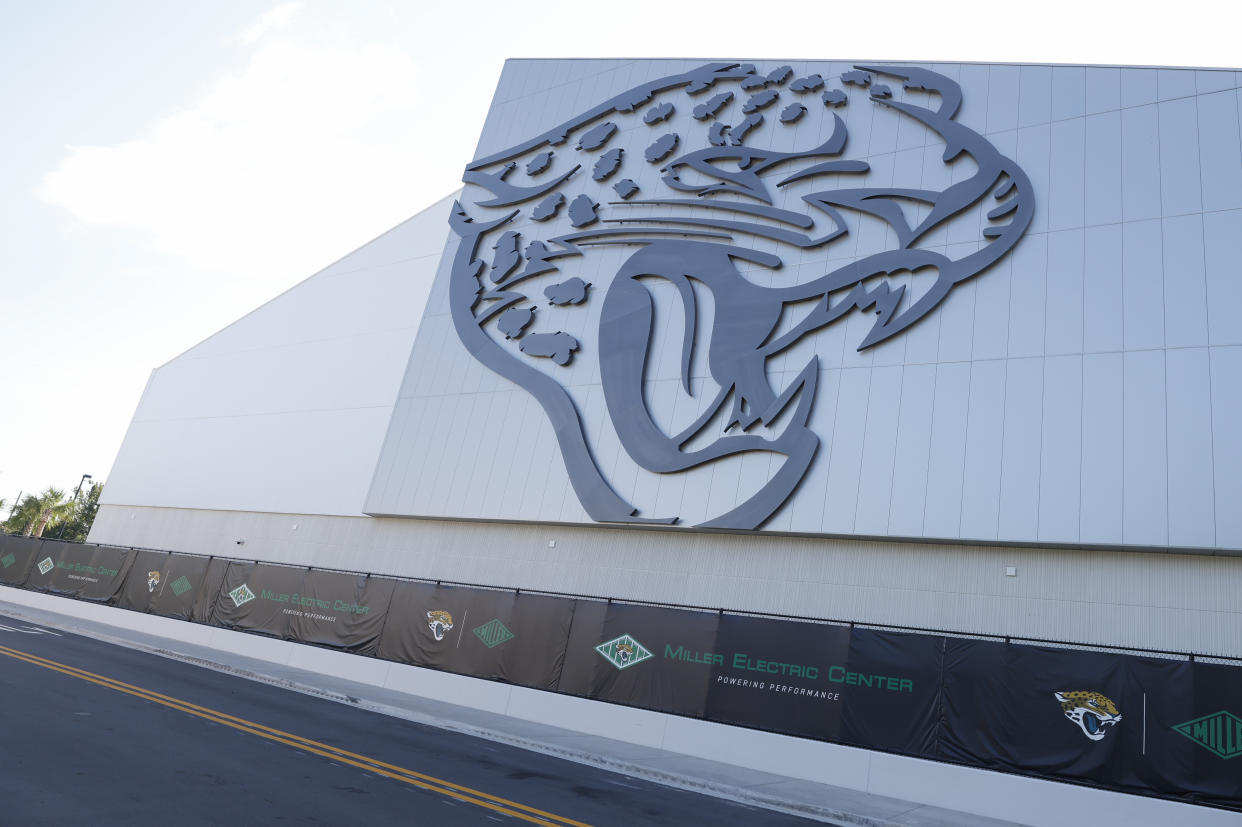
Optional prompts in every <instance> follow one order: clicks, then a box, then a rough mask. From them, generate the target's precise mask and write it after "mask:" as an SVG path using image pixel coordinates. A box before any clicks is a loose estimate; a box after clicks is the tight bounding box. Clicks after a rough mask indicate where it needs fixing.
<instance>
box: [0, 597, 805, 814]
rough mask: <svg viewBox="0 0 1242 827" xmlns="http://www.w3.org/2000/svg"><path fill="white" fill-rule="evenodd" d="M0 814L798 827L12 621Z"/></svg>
mask: <svg viewBox="0 0 1242 827" xmlns="http://www.w3.org/2000/svg"><path fill="white" fill-rule="evenodd" d="M0 722H2V724H0V825H9V824H13V825H52V824H55V825H62V824H75V825H76V824H91V825H116V824H125V825H144V824H161V825H164V824H177V825H205V824H221V825H225V824H227V825H252V824H331V825H347V824H348V825H383V824H428V825H474V824H494V823H502V824H529V823H533V824H543V825H552V826H553V827H580V825H623V826H624V827H632V826H633V825H644V824H669V825H686V824H695V825H734V824H736V825H747V826H748V827H749V825H792V824H806V823H809V822H807V821H804V820H802V819H798V818H795V817H793V816H788V815H784V814H780V813H773V812H770V811H767V810H760V809H756V808H753V807H748V806H746V805H742V804H735V803H733V802H729V801H723V800H721V799H716V798H711V797H708V796H703V795H697V794H695V793H689V792H685V791H681V790H675V789H671V788H668V787H662V786H659V785H657V784H652V783H650V782H647V781H642V780H638V779H634V778H630V777H627V776H624V775H620V774H617V773H610V772H606V771H604V770H600V769H597V768H595V767H588V766H584V765H581V764H575V763H573V762H569V761H563V760H560V759H557V758H553V757H551V756H547V755H541V754H538V753H532V752H528V751H525V750H521V749H518V748H516V747H510V746H507V745H504V744H498V743H494V742H491V741H486V740H483V739H479V738H472V737H470V736H466V735H461V734H459V733H454V732H449V731H446V730H440V729H436V728H435V727H429V726H425V725H422V724H417V723H413V722H410V721H404V720H400V719H395V718H390V717H387V716H384V715H379V714H377V713H373V712H368V711H365V710H361V709H356V708H354V707H350V706H347V705H345V704H340V703H336V702H333V701H328V700H324V699H321V698H315V697H311V696H308V695H303V694H301V693H297V692H292V691H289V690H285V689H281V688H278V687H274V686H269V685H267V684H262V683H258V682H255V681H250V680H246V679H244V678H239V677H236V676H232V675H228V674H224V673H221V672H216V671H213V670H209V669H204V668H200V667H196V666H193V665H191V664H187V663H183V662H180V661H175V660H170V659H167V658H162V657H158V656H156V655H151V654H147V653H145V652H139V651H135V650H132V649H126V648H123V647H120V646H115V645H112V644H108V643H102V642H100V641H96V640H92V639H90V638H87V637H82V636H79V635H72V634H68V633H63V632H56V631H54V630H49V629H44V628H42V627H38V626H34V625H32V624H29V623H26V622H24V621H20V620H15V619H12V618H7V617H5V616H2V615H0Z"/></svg>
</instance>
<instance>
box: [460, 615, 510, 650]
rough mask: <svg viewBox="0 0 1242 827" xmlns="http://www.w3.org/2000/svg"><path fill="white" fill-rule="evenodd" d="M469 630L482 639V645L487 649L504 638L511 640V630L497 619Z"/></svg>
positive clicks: (497, 644) (495, 645) (503, 640)
mask: <svg viewBox="0 0 1242 827" xmlns="http://www.w3.org/2000/svg"><path fill="white" fill-rule="evenodd" d="M470 631H472V632H474V635H475V637H477V638H478V639H479V640H481V641H483V645H484V646H486V647H487V648H488V649H494V648H496V647H497V646H499V645H500V644H502V643H504V642H505V641H506V640H513V632H510V631H509V628H508V627H507V626H505V624H503V623H501V622H500V621H499V620H489V621H487V622H486V623H484V624H483V625H482V626H478V627H476V628H474V629H471V630H470Z"/></svg>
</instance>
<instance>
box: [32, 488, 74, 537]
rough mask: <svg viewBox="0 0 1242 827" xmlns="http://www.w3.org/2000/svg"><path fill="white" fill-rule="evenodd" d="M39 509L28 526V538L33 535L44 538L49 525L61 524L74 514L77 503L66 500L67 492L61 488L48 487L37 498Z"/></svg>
mask: <svg viewBox="0 0 1242 827" xmlns="http://www.w3.org/2000/svg"><path fill="white" fill-rule="evenodd" d="M36 503H37V509H35V513H34V516H33V518H32V519H31V521H30V522H29V523H28V524H27V525H26V536H27V537H30V536H31V535H32V534H33V535H34V536H35V537H42V536H43V531H44V530H45V529H46V528H47V527H48V524H49V523H59V522H60V521H61V520H66V519H68V518H69V517H70V516H72V514H73V508H74V505H75V503H73V502H72V501H70V500H66V499H65V492H64V491H62V490H60V489H59V488H52V487H48V489H47V490H46V491H44V492H43V493H42V494H40V495H39V496H38V497H37V498H36Z"/></svg>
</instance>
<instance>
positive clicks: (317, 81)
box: [0, 0, 1242, 514]
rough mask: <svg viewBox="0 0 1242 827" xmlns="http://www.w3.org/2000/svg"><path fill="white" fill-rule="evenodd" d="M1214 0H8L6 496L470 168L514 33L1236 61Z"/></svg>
mask: <svg viewBox="0 0 1242 827" xmlns="http://www.w3.org/2000/svg"><path fill="white" fill-rule="evenodd" d="M1225 8H1227V5H1226V4H1223V3H1222V4H1209V3H1206V2H1204V3H1179V4H1176V6H1174V7H1166V8H1165V9H1164V10H1163V11H1162V13H1161V14H1160V15H1159V16H1157V15H1147V13H1146V10H1145V9H1144V7H1142V6H1141V5H1138V4H1134V3H1090V4H1085V3H1081V2H1074V3H1070V2H1063V0H1058V1H1057V2H1051V3H1047V2H1043V3H1038V4H1034V3H1018V4H1006V3H997V2H974V1H973V0H972V1H971V2H953V3H939V4H935V3H927V2H921V3H920V2H909V0H903V1H902V2H890V3H877V4H859V3H838V4H832V3H824V2H783V3H741V2H714V3H710V4H709V3H702V4H693V3H683V4H672V3H667V2H648V1H647V0H643V1H642V2H626V3H603V2H598V3H591V2H587V1H586V0H582V1H581V2H567V1H563V0H557V2H548V3H506V2H491V1H488V2H476V3H455V4H450V3H436V4H428V3H426V2H409V3H385V2H374V1H372V0H359V2H351V3H348V4H346V3H338V2H330V0H306V2H280V0H274V2H240V1H239V0H212V1H211V2H189V1H188V0H187V1H186V2H176V3H169V2H158V1H157V0H148V2H135V1H134V0H129V1H128V2H121V1H120V0H108V1H107V2H85V1H82V2H67V1H65V0H62V1H61V2H37V3H36V2H15V1H14V0H0V77H2V78H3V81H0V111H2V112H3V113H4V117H3V121H2V123H3V124H4V126H3V129H0V150H2V151H0V182H3V186H0V274H2V277H3V291H2V292H0V296H3V316H2V317H0V377H2V378H3V381H4V390H3V391H0V498H5V499H8V500H9V501H10V504H11V503H12V501H13V499H14V498H15V497H16V495H17V494H18V493H19V491H27V492H30V491H34V490H38V489H42V488H44V487H46V486H48V485H56V486H58V487H62V488H68V489H72V487H73V486H74V485H75V484H76V482H77V480H78V478H79V477H80V476H81V474H83V473H90V474H93V475H94V477H95V479H97V480H104V479H106V477H107V474H108V471H109V468H110V466H111V464H112V461H113V459H114V457H115V456H116V452H117V449H118V448H119V446H120V443H121V439H122V438H123V436H124V433H125V428H126V427H127V425H128V422H129V419H130V417H131V415H132V414H133V411H134V408H135V406H136V405H137V403H138V399H139V396H140V395H141V393H142V389H143V386H144V384H145V382H146V379H147V376H148V375H149V373H150V371H151V370H152V369H153V368H154V367H156V366H158V365H160V364H163V363H164V362H167V361H168V360H169V359H172V358H173V357H175V356H176V355H177V354H178V353H180V352H182V351H184V350H185V349H187V348H189V347H190V346H192V345H193V344H195V343H196V342H198V341H200V340H201V339H203V338H204V337H206V336H208V335H210V334H211V333H212V332H214V331H215V330H218V329H219V328H221V327H223V326H225V325H226V324H228V323H229V322H231V321H233V320H234V319H236V318H237V317H239V316H241V315H242V314H244V313H245V312H247V311H248V310H250V309H252V308H253V307H255V306H257V305H258V304H260V303H262V302H263V301H266V300H267V299H269V298H271V297H272V296H274V295H276V294H278V293H280V292H281V291H283V290H285V289H287V288H288V287H290V286H291V285H293V284H295V283H296V282H298V281H300V280H301V279H303V278H305V277H307V276H309V275H310V274H311V273H312V272H314V271H315V270H317V269H319V268H320V267H323V266H325V265H327V264H329V263H331V262H332V261H333V260H335V259H336V258H339V257H340V256H341V255H343V254H345V253H347V252H349V251H350V250H351V249H353V248H355V247H357V246H358V245H360V244H362V243H364V242H366V241H367V240H369V239H370V238H372V237H374V236H376V235H378V234H379V233H381V232H383V231H384V230H386V229H387V228H388V227H390V226H392V225H393V224H396V223H397V222H398V221H401V220H402V219H404V218H406V217H408V216H409V215H412V214H414V213H415V212H417V211H419V210H420V209H422V208H423V207H425V206H427V205H428V204H430V203H431V202H433V201H435V200H437V199H439V198H441V197H443V196H444V195H446V194H447V193H449V192H451V191H452V190H453V189H455V188H456V187H457V186H458V184H457V181H458V178H459V172H460V170H461V168H462V167H463V166H464V164H465V163H466V162H467V161H468V160H469V158H470V156H471V154H472V151H473V149H474V146H475V143H476V140H477V135H478V131H479V128H480V127H481V125H482V122H483V117H484V115H485V113H486V111H487V107H488V104H489V102H490V98H491V94H492V90H493V89H494V87H495V83H496V80H497V78H498V76H499V73H500V69H501V66H502V63H503V61H504V59H505V58H506V57H555V56H579V57H614V56H635V57H657V56H664V57H704V58H710V57H725V56H741V57H748V58H753V59H758V58H781V57H786V58H790V59H793V58H823V59H831V58H886V59H917V60H936V59H940V60H997V61H1024V62H1086V63H1127V64H1162V65H1197V66H1232V67H1237V66H1239V65H1242V49H1239V47H1238V46H1237V43H1236V32H1237V31H1238V25H1237V24H1238V19H1237V18H1238V12H1236V11H1223V9H1225ZM1023 9H1027V10H1030V12H1031V14H1030V15H1029V16H1024V15H1023ZM2 513H3V514H7V509H6V510H5V512H2Z"/></svg>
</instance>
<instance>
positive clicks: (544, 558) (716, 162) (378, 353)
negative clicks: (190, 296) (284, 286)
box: [91, 60, 1242, 823]
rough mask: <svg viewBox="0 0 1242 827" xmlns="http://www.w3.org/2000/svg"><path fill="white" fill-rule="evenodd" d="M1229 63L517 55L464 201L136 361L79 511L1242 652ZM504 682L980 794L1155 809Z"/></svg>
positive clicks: (728, 741) (452, 692)
mask: <svg viewBox="0 0 1242 827" xmlns="http://www.w3.org/2000/svg"><path fill="white" fill-rule="evenodd" d="M1240 79H1242V74H1239V73H1235V72H1232V71H1220V70H1190V69H1144V68H1115V67H1079V66H1037V65H1024V66H1017V65H970V64H962V65H958V64H917V65H915V64H902V63H896V64H888V63H872V62H805V61H803V62H795V63H790V64H788V65H785V64H782V63H781V62H779V61H763V62H759V63H755V64H738V63H732V62H716V63H712V62H703V61H683V60H676V61H674V60H668V61H629V60H599V61H572V62H569V61H558V60H521V61H509V62H508V63H507V64H506V68H505V72H504V74H503V75H502V77H501V79H500V83H499V86H498V88H497V92H496V96H495V99H494V101H493V104H492V108H491V110H490V112H489V115H488V119H487V122H486V125H485V127H484V130H483V134H482V136H481V138H480V143H479V148H478V151H477V153H476V158H477V159H478V160H477V161H476V162H474V163H472V164H471V166H470V167H469V168H468V169H467V171H466V172H465V177H464V180H465V182H466V187H465V189H464V190H463V191H462V193H461V194H460V196H457V197H455V198H450V199H446V200H445V201H442V202H440V203H438V204H436V205H434V206H432V207H430V208H429V209H427V210H426V211H424V212H422V213H420V214H419V215H417V216H415V217H414V218H412V219H410V220H409V221H407V222H406V223H404V224H402V225H400V226H398V227H396V228H394V229H393V230H391V231H389V232H388V233H386V234H384V235H382V236H380V237H379V238H377V239H376V240H375V241H373V242H371V243H370V244H368V245H366V246H364V247H362V248H361V249H359V250H357V251H356V252H354V253H352V254H350V255H349V256H346V257H345V258H343V259H342V260H340V261H338V262H337V263H335V264H333V265H332V266H330V267H328V268H327V269H325V270H323V271H322V272H320V273H318V274H316V275H315V276H313V277H311V278H310V279H309V280H307V281H306V282H303V283H302V284H300V285H298V286H297V287H295V288H293V289H291V290H290V291H288V292H287V293H285V294H283V295H282V296H280V297H278V298H276V299H274V300H273V301H272V302H269V303H268V304H266V305H264V306H263V307H261V308H259V309H257V310H256V311H254V312H253V313H251V314H250V315H248V316H246V317H244V318H243V319H240V320H239V321H237V322H236V323H234V324H233V325H231V326H229V327H228V328H226V329H224V330H222V331H221V332H220V333H218V334H216V335H215V336H213V337H211V338H209V339H208V340H206V341H204V342H202V343H200V344H199V345H197V346H195V347H194V348H192V349H190V350H189V351H187V352H186V353H184V354H182V355H181V356H179V357H178V358H176V359H174V360H173V361H171V362H169V363H168V364H166V365H164V366H162V367H160V368H158V369H156V370H155V371H154V372H153V374H152V376H151V380H150V382H149V384H148V386H147V389H146V391H145V393H144V395H143V398H142V401H141V403H140V404H139V407H138V410H137V413H136V414H135V416H134V420H133V423H132V424H131V426H130V429H129V431H128V433H127V435H126V438H125V441H124V444H123V446H122V449H121V452H120V455H119V456H118V459H117V462H116V465H115V467H114V468H113V471H112V474H111V476H110V477H109V484H108V487H107V489H106V492H105V494H104V502H103V504H102V506H101V509H100V512H99V517H98V519H97V521H96V523H95V527H94V529H93V531H92V535H91V540H92V541H93V542H96V543H103V544H113V545H123V546H140V547H146V548H158V549H169V550H176V551H186V552H194V553H201V554H214V555H222V556H232V557H244V558H248V559H255V560H261V561H271V562H283V563H296V564H299V565H305V566H317V567H324V568H333V569H347V570H353V571H362V572H369V573H374V574H379V575H385V574H386V575H397V576H403V577H417V578H427V579H432V580H444V581H454V582H459V583H472V584H481V585H487V586H500V587H510V588H520V589H522V590H535V591H548V592H561V593H567V594H576V595H591V596H606V597H612V598H618V599H621V600H643V601H652V602H656V603H663V604H671V605H676V606H689V607H709V608H721V609H726V610H730V611H736V612H756V613H773V614H779V615H791V616H800V617H807V618H823V619H829V620H837V621H851V622H855V623H858V624H877V625H883V626H889V627H909V628H913V629H926V630H943V631H947V632H953V633H962V634H977V635H1002V636H1010V637H1012V638H1015V639H1027V640H1035V641H1064V642H1070V643H1074V644H1079V645H1084V646H1085V645H1094V646H1100V647H1134V648H1137V649H1143V650H1161V651H1169V652H1177V653H1195V654H1196V655H1199V656H1214V657H1222V658H1229V657H1233V658H1238V657H1242V626H1240V625H1239V624H1238V623H1237V603H1236V597H1235V595H1236V593H1237V591H1238V587H1239V586H1240V585H1242V560H1239V554H1242V509H1239V508H1238V507H1237V503H1238V502H1239V501H1242V428H1240V427H1239V424H1238V423H1239V422H1242V321H1239V317H1238V314H1237V311H1236V308H1237V307H1238V306H1239V305H1242V279H1239V275H1240V273H1239V269H1240V267H1239V262H1240V261H1242V255H1240V253H1242V250H1240V249H1239V239H1242V149H1240V147H1242V130H1240V128H1239V91H1238V89H1239V80H1240ZM433 274H434V279H432V276H433ZM429 280H433V286H432V287H431V290H430V297H429V299H428V301H427V303H426V309H425V310H423V309H422V306H423V302H422V295H421V294H420V292H419V285H420V284H423V285H425V284H426V283H427V281H429ZM424 289H425V288H424ZM420 318H421V323H420ZM601 654H602V653H601ZM660 654H661V653H659V652H657V653H655V656H656V657H658V656H659V655H660ZM699 654H702V652H699ZM706 654H707V655H709V656H710V655H711V654H713V653H712V652H710V651H709V652H707V653H706ZM1102 656H1103V655H1101V657H1102ZM605 657H607V655H605ZM773 662H775V661H773ZM841 674H842V675H844V674H845V673H844V672H843V673H841ZM786 677H787V675H786ZM1229 680H1232V678H1230V679H1229ZM436 687H438V688H436V689H428V690H425V691H429V692H440V693H442V694H443V695H444V696H445V697H451V698H452V699H453V700H455V701H457V702H461V703H478V704H483V705H486V704H497V703H502V702H500V701H497V700H496V699H497V697H498V696H497V694H496V693H497V692H500V691H501V689H500V688H499V687H496V686H493V685H489V684H483V683H482V682H480V681H472V680H471V679H469V678H455V679H454V680H453V681H449V682H447V683H437V684H436ZM1051 688H1052V687H1049V689H1051ZM1056 688H1058V689H1059V690H1065V691H1067V692H1073V691H1086V690H1092V691H1095V692H1098V693H1102V694H1105V695H1108V694H1110V693H1108V692H1104V691H1103V689H1102V688H1100V687H1095V686H1086V685H1064V686H1060V687H1056ZM1039 691H1040V692H1041V693H1042V694H1040V695H1039V697H1044V696H1048V699H1047V703H1048V709H1049V710H1050V713H1049V714H1051V715H1052V716H1053V718H1054V719H1058V718H1060V717H1061V714H1062V713H1061V709H1060V708H1059V707H1058V705H1057V702H1056V701H1055V700H1053V699H1052V698H1051V693H1050V692H1047V691H1044V690H1039ZM506 697H508V696H506ZM523 697H524V698H526V700H524V701H523V702H522V704H524V705H515V704H514V702H511V701H509V700H505V701H503V703H506V704H509V706H507V707H502V708H505V709H507V710H508V711H510V712H512V713H513V714H518V715H526V716H530V717H533V718H542V719H546V720H555V721H557V722H559V723H561V724H562V725H571V726H580V727H582V728H584V729H586V730H590V731H595V732H598V733H600V734H606V735H611V736H613V737H618V738H622V739H631V740H640V741H643V742H650V743H657V744H663V745H665V746H667V747H668V748H671V749H677V750H682V751H687V752H690V753H692V754H695V753H697V754H705V755H711V756H713V757H717V756H718V755H719V754H721V752H729V753H731V754H735V755H738V756H739V758H738V760H739V761H743V762H745V761H752V762H754V765H755V766H763V767H765V768H768V769H770V770H772V771H776V772H787V773H790V774H795V775H804V776H808V777H813V778H815V779H816V780H823V781H827V782H828V783H834V784H839V785H842V786H857V787H859V788H863V789H870V790H872V791H877V792H882V793H884V794H888V795H893V796H896V797H904V798H916V799H919V800H925V801H929V802H933V803H937V804H941V805H943V806H949V807H954V808H958V809H964V810H969V811H972V812H980V813H984V814H990V815H996V816H1002V815H1005V814H1009V815H1013V810H1012V809H1008V808H1012V807H1015V806H1023V804H1022V803H1021V802H1028V801H1031V802H1034V801H1040V802H1042V804H1041V806H1043V807H1045V808H1046V812H1047V814H1049V815H1048V817H1049V818H1050V819H1054V820H1052V821H1049V822H1048V823H1064V822H1063V821H1059V822H1058V821H1056V820H1055V819H1057V818H1060V817H1061V816H1060V815H1058V813H1061V814H1063V812H1064V808H1075V810H1074V811H1075V812H1087V813H1093V814H1095V815H1097V816H1098V815H1102V814H1105V813H1115V812H1116V810H1115V809H1112V808H1116V807H1119V806H1125V807H1131V808H1137V809H1134V812H1135V813H1140V812H1143V810H1142V808H1143V807H1148V808H1154V807H1158V806H1159V805H1158V803H1157V802H1153V801H1147V800H1139V799H1134V800H1131V799H1128V798H1127V799H1125V800H1126V802H1127V803H1126V804H1124V805H1121V804H1118V803H1117V802H1118V801H1119V800H1121V799H1119V797H1117V796H1116V795H1115V794H1113V793H1107V792H1101V791H1097V790H1090V789H1086V788H1081V787H1070V786H1066V785H1058V786H1057V787H1056V793H1057V794H1056V795H1054V796H1049V795H1048V792H1047V790H1048V787H1047V784H1048V783H1049V782H1045V781H1035V780H1021V779H1016V778H1015V777H1013V776H1010V775H1002V774H998V773H986V772H981V771H980V770H977V769H969V768H964V767H959V766H954V765H951V764H940V763H935V762H929V761H924V760H919V759H916V758H908V757H899V756H894V755H891V754H889V753H888V752H885V751H874V752H873V751H867V750H861V749H858V748H855V747H847V746H839V745H836V744H831V743H821V742H819V741H803V740H794V739H790V738H788V737H787V736H774V735H769V734H767V733H763V732H757V731H754V730H750V729H739V728H736V727H731V726H727V725H724V724H716V723H704V722H701V721H686V720H684V719H681V718H678V717H677V716H675V715H665V714H663V713H657V712H646V711H638V710H625V709H622V708H620V707H608V708H607V709H608V710H609V711H610V713H611V714H609V715H607V716H601V715H599V714H598V713H599V709H598V704H597V703H596V702H592V701H582V700H579V699H576V698H567V697H564V696H561V695H550V694H545V695H544V696H542V699H541V700H537V701H534V700H530V697H533V696H523ZM1144 698H1146V695H1145V696H1144ZM1106 700H1107V699H1106ZM1067 703H1068V702H1067ZM519 706H520V708H519ZM1118 706H1120V707H1121V716H1120V720H1125V719H1126V718H1129V719H1130V720H1137V719H1138V718H1139V715H1137V714H1136V713H1135V712H1133V711H1131V707H1128V706H1126V705H1125V704H1123V703H1120V702H1119V703H1118ZM1192 711H1195V712H1202V713H1204V714H1206V713H1215V712H1216V710H1214V709H1210V710H1209V709H1202V710H1192ZM1225 711H1227V710H1225ZM1235 711H1236V712H1237V713H1239V714H1242V708H1239V709H1237V710H1235ZM1071 713H1073V710H1071V709H1067V711H1066V712H1065V715H1066V716H1071ZM1145 714H1146V713H1144V715H1145ZM1170 714H1172V713H1170ZM1230 714H1232V713H1230ZM1185 717H1186V718H1187V719H1189V718H1190V717H1192V716H1191V715H1186V716H1185ZM1143 720H1144V721H1146V717H1144V718H1143ZM1178 720H1179V721H1180V720H1181V719H1180V718H1179V719H1178ZM1170 723H1172V719H1170ZM1078 724H1079V726H1081V727H1083V730H1082V732H1083V733H1084V734H1087V738H1084V739H1081V740H1082V743H1083V744H1084V748H1085V747H1090V746H1092V745H1093V744H1095V743H1097V742H1096V741H1095V740H1094V733H1090V734H1088V729H1087V727H1086V726H1085V725H1084V724H1082V723H1081V715H1080V719H1079V722H1078ZM1110 725H1113V726H1117V727H1118V730H1117V731H1118V732H1120V731H1121V729H1120V727H1121V725H1120V724H1117V723H1116V721H1110ZM1064 726H1065V727H1066V728H1067V731H1069V732H1070V734H1071V735H1072V736H1073V737H1075V738H1081V736H1080V735H1078V734H1076V733H1075V732H1074V731H1073V730H1072V727H1071V726H1070V725H1069V724H1064ZM1164 729H1165V730H1168V729H1169V727H1167V726H1166V727H1164ZM1101 732H1103V730H1101ZM1145 732H1146V731H1145ZM1105 734H1106V735H1111V733H1105ZM1183 734H1185V733H1183ZM1101 737H1103V736H1101ZM1118 737H1120V736H1118ZM1144 737H1146V736H1144ZM1178 737H1180V736H1178ZM1187 737H1188V738H1189V736H1187ZM1088 739H1092V740H1088ZM1113 740H1116V739H1113ZM1112 742H1113V741H1110V740H1109V739H1108V738H1104V740H1101V741H1098V743H1102V744H1109V743H1112ZM1187 743H1190V742H1189V741H1187ZM1190 746H1191V747H1193V748H1196V749H1197V748H1198V747H1197V746H1196V745H1194V744H1191V745H1190ZM1144 749H1146V741H1144ZM1205 754H1206V753H1205ZM1217 754H1218V755H1222V754H1221V753H1219V752H1218V753H1217ZM1197 758H1201V756H1197ZM1203 760H1206V759H1203ZM1213 760H1217V759H1213ZM1219 760H1222V761H1223V757H1222V758H1221V759H1219ZM1213 771H1215V770H1213ZM1157 791H1158V792H1159V790H1157ZM1165 792H1167V791H1165ZM1050 802H1052V803H1050ZM1055 802H1061V803H1055ZM1058 807H1062V808H1063V809H1062V810H1058V809H1057V808H1058ZM1083 808H1085V809H1083ZM1151 812H1156V811H1155V810H1152V811H1151ZM1159 812H1161V813H1163V812H1164V811H1163V810H1161V811H1159ZM1194 812H1198V810H1195V811H1194ZM1031 817H1032V818H1034V817H1035V816H1031ZM1135 817H1140V816H1135ZM1179 817H1183V816H1179Z"/></svg>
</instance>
